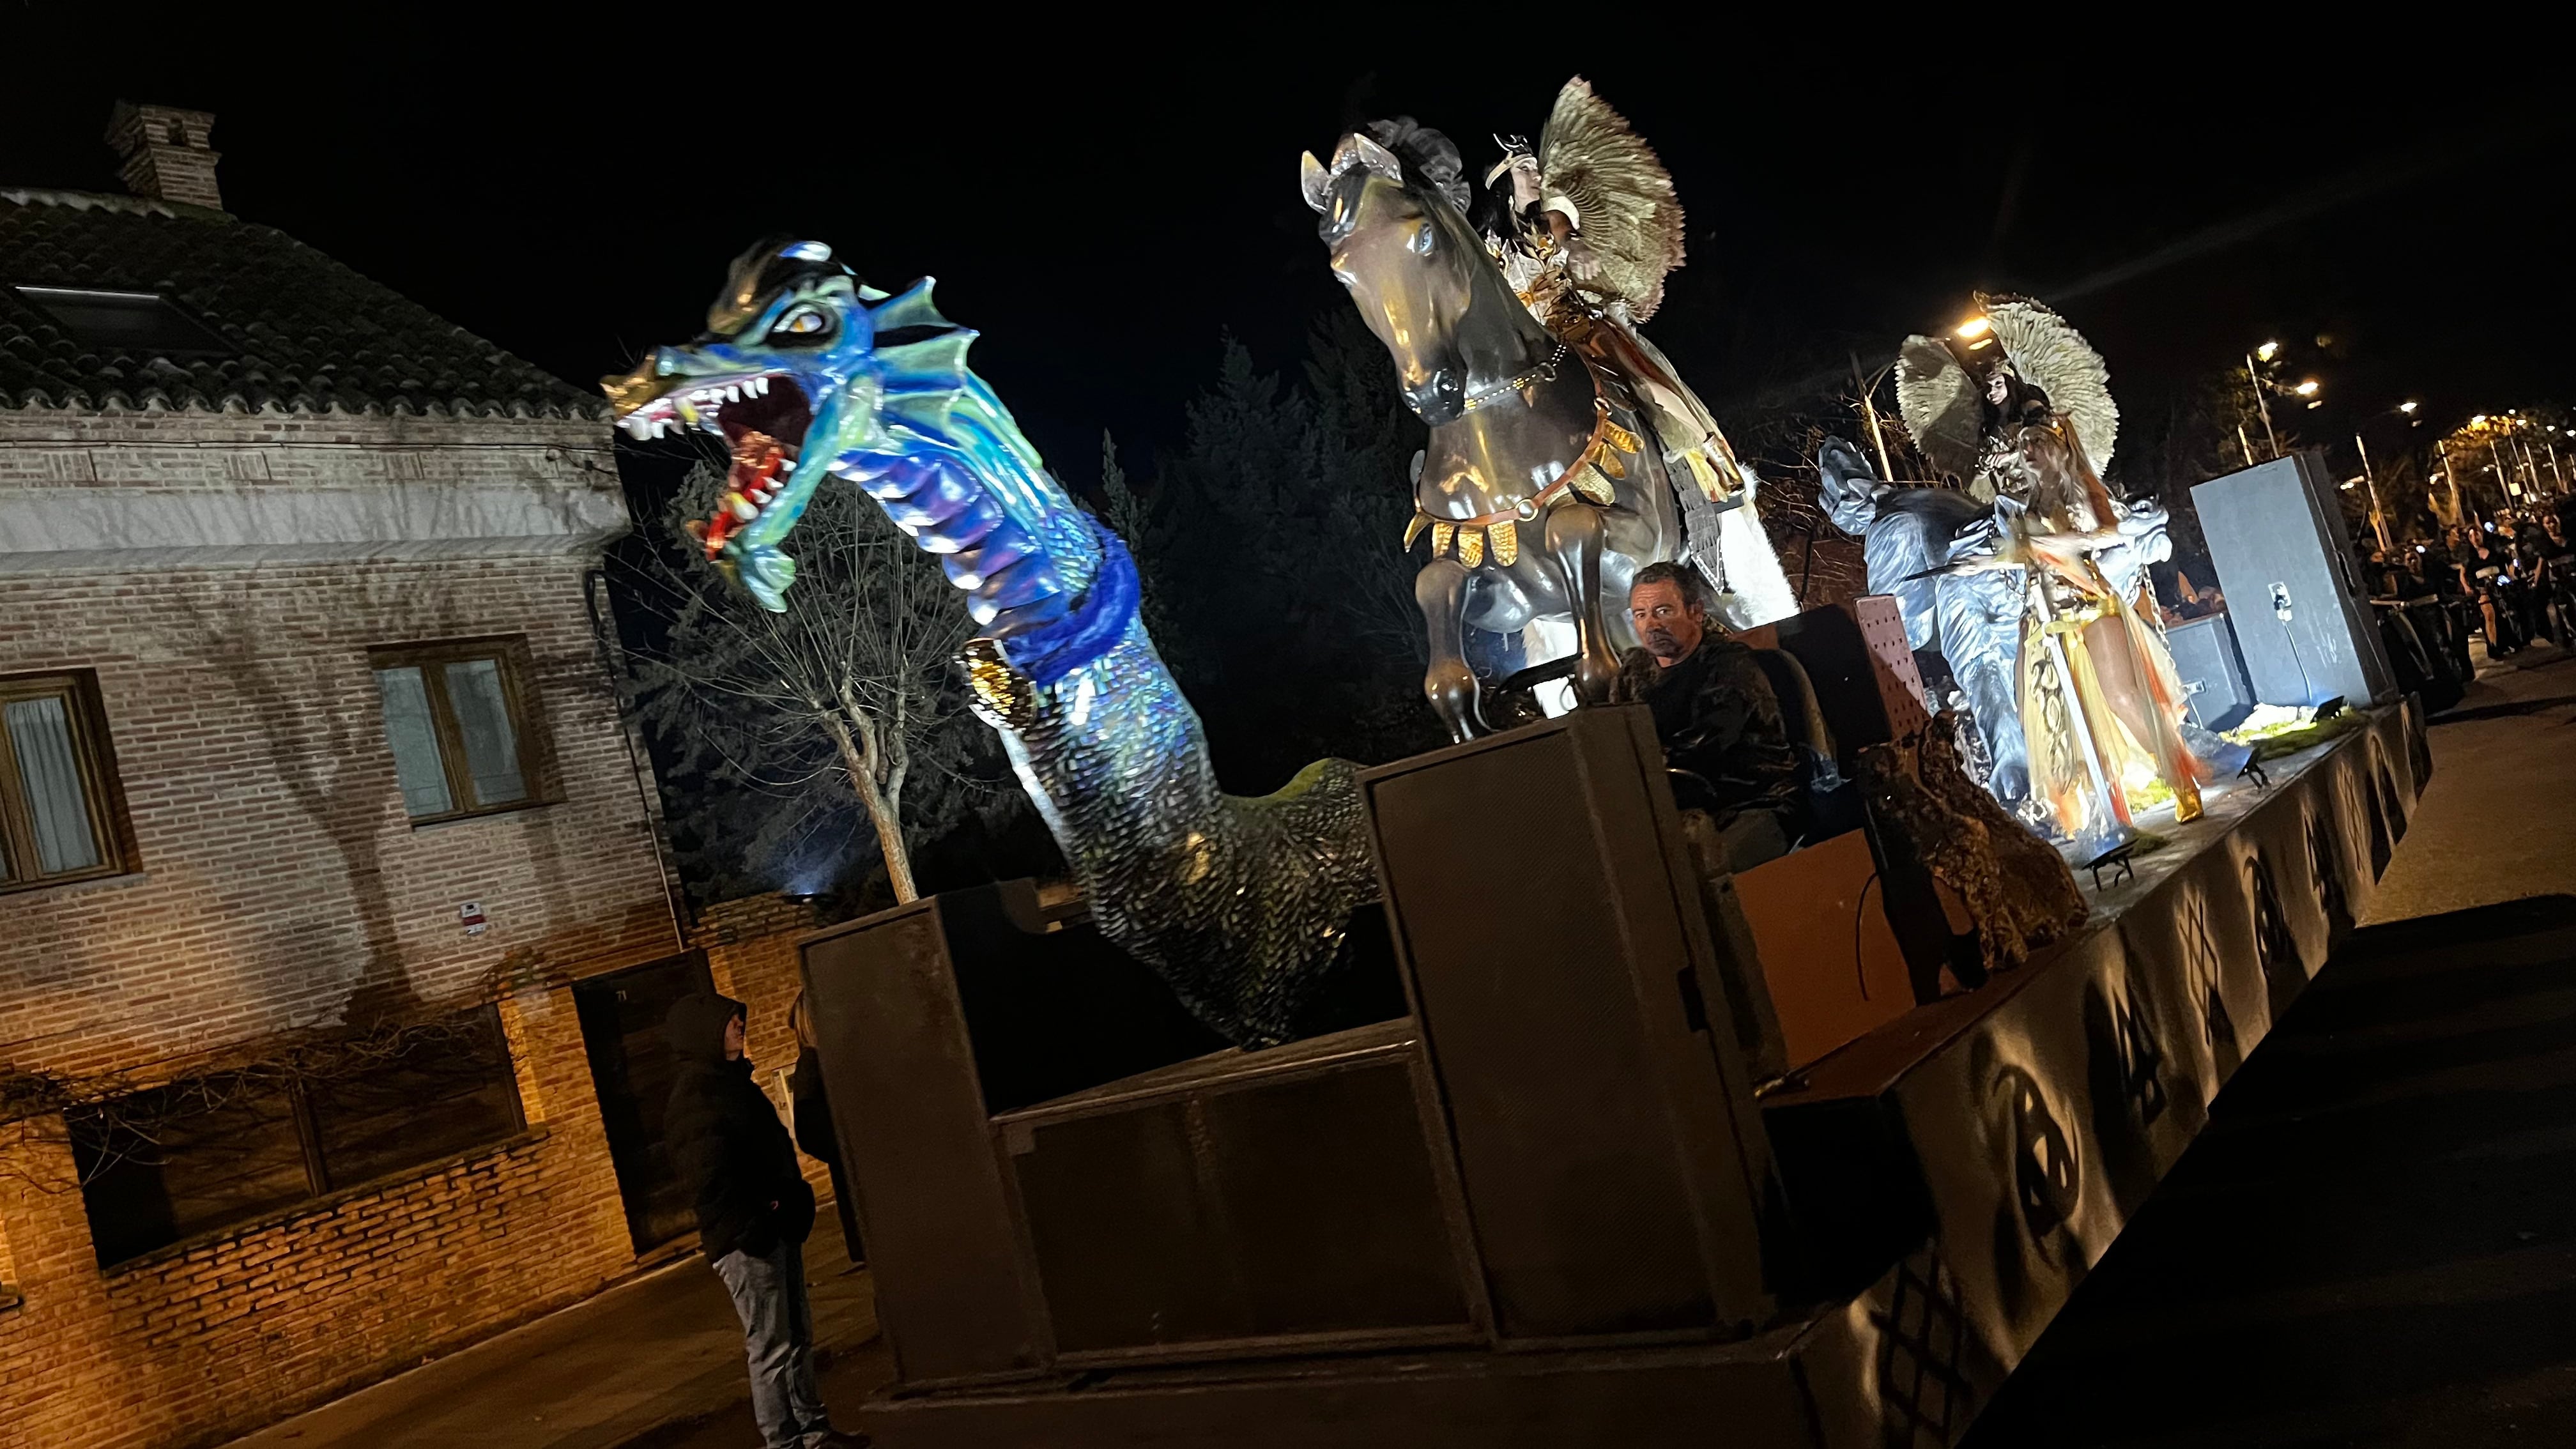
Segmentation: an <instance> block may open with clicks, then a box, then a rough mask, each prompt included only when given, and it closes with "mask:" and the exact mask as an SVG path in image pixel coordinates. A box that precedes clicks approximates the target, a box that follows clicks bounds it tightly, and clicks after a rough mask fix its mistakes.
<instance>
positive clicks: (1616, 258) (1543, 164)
mask: <svg viewBox="0 0 2576 1449" xmlns="http://www.w3.org/2000/svg"><path fill="white" fill-rule="evenodd" d="M1496 141H1497V143H1498V144H1499V145H1501V147H1502V148H1503V156H1502V159H1501V160H1499V161H1497V162H1495V163H1494V165H1493V166H1492V167H1491V168H1490V169H1488V170H1487V171H1486V173H1485V185H1486V187H1487V190H1488V192H1489V193H1491V194H1490V195H1489V196H1488V198H1487V202H1488V204H1487V205H1486V206H1485V207H1483V208H1480V216H1479V221H1480V223H1481V225H1480V230H1481V231H1482V232H1483V233H1484V236H1485V245H1486V248H1487V250H1489V251H1491V252H1492V253H1493V255H1494V259H1495V261H1496V262H1498V263H1499V264H1500V265H1501V266H1502V269H1503V277H1504V279H1505V280H1506V281H1508V282H1509V283H1510V284H1511V287H1512V290H1513V292H1514V293H1516V294H1517V295H1518V296H1519V297H1520V299H1521V302H1522V305H1524V306H1526V307H1528V308H1529V309H1530V312H1531V314H1532V315H1534V316H1536V317H1537V318H1538V320H1539V321H1540V322H1541V323H1542V324H1543V325H1545V326H1546V328H1547V329H1548V330H1549V331H1550V332H1553V333H1555V334H1556V335H1557V336H1558V337H1561V338H1563V339H1565V341H1567V342H1568V343H1570V344H1572V345H1573V346H1574V347H1576V348H1577V349H1579V350H1581V351H1582V352H1583V353H1584V354H1585V355H1586V356H1587V357H1590V358H1591V359H1592V360H1593V361H1594V362H1595V363H1597V364H1599V365H1601V366H1604V367H1608V368H1610V369H1612V370H1613V371H1615V372H1617V373H1618V374H1620V375H1621V376H1622V377H1624V378H1626V379H1628V380H1629V382H1630V383H1631V385H1632V386H1633V387H1634V388H1635V389H1636V392H1637V394H1638V396H1639V398H1640V399H1641V400H1642V401H1643V402H1644V403H1645V404H1646V406H1647V409H1648V413H1647V419H1646V420H1647V423H1648V425H1649V426H1650V427H1651V428H1653V430H1654V432H1655V435H1656V440H1657V442H1658V443H1660V444H1661V445H1662V448H1663V451H1664V454H1665V456H1666V458H1667V460H1668V461H1669V462H1670V463H1671V464H1672V465H1673V470H1674V473H1675V474H1676V476H1677V477H1688V478H1689V479H1690V480H1691V481H1692V482H1693V483H1694V484H1695V485H1697V493H1698V496H1697V497H1696V498H1693V497H1692V496H1690V493H1689V492H1688V491H1687V490H1686V491H1685V492H1684V494H1683V509H1682V512H1683V520H1684V525H1685V530H1686V533H1687V535H1688V540H1689V544H1688V547H1689V552H1690V554H1691V556H1692V559H1693V561H1694V562H1695V563H1697V564H1698V565H1699V567H1700V569H1701V571H1702V572H1703V573H1705V574H1707V575H1708V576H1709V579H1710V581H1711V582H1712V583H1713V584H1714V585H1715V587H1716V589H1717V592H1718V594H1719V596H1720V598H1721V600H1726V601H1728V602H1730V603H1731V602H1732V600H1731V599H1730V598H1729V596H1730V595H1732V596H1736V597H1742V598H1744V599H1745V600H1746V602H1747V604H1748V605H1749V608H1747V609H1745V610H1743V611H1742V612H1744V613H1746V614H1748V615H1749V616H1750V617H1752V618H1755V619H1758V620H1770V619H1776V618H1782V617H1785V616H1787V615H1789V614H1791V613H1795V612H1796V611H1797V604H1796V600H1795V597H1794V596H1793V595H1792V594H1791V593H1790V591H1789V582H1788V577H1787V576H1786V575H1785V574H1783V573H1782V572H1781V570H1780V562H1779V559H1778V557H1777V555H1776V554H1775V553H1774V552H1773V551H1772V549H1771V547H1770V542H1769V539H1768V538H1767V536H1765V535H1763V534H1762V532H1761V530H1760V529H1759V528H1758V527H1755V526H1753V525H1754V522H1755V515H1754V514H1753V513H1752V511H1751V509H1750V505H1751V503H1752V501H1753V492H1754V479H1753V476H1752V474H1751V473H1750V472H1748V471H1747V470H1746V469H1745V468H1744V467H1743V465H1742V464H1741V463H1739V462H1738V461H1737V459H1736V456H1735V450H1734V449H1733V448H1731V447H1729V446H1728V445H1727V441H1726V435H1725V433H1723V432H1722V431H1720V430H1719V428H1718V426H1717V420H1716V419H1715V418H1714V417H1712V416H1710V414H1709V411H1708V408H1707V405H1706V404H1704V403H1702V402H1701V401H1700V399H1699V395H1698V394H1697V393H1694V392H1692V391H1691V389H1690V386H1689V384H1687V383H1685V382H1683V381H1682V380H1681V373H1680V370H1679V369H1677V368H1675V367H1674V366H1673V364H1672V360H1671V359H1670V358H1667V357H1666V356H1664V354H1663V352H1662V351H1661V350H1660V349H1658V348H1657V347H1656V346H1655V345H1654V344H1653V343H1652V342H1649V341H1647V340H1646V339H1645V337H1644V336H1643V335H1642V334H1641V333H1639V331H1638V330H1637V329H1638V328H1639V327H1640V326H1642V325H1643V324H1645V323H1646V322H1647V321H1648V320H1649V319H1651V318H1652V317H1653V316H1654V315H1655V312H1656V310H1657V309H1658V308H1660V307H1661V306H1662V305H1663V301H1664V279H1665V277H1667V276H1668V275H1670V274H1671V273H1672V271H1673V270H1674V269H1675V268H1677V267H1679V266H1681V264H1682V262H1683V259H1684V255H1685V249H1684V244H1683V226H1682V205H1681V200H1680V198H1679V197H1678V196H1677V195H1676V194H1675V192H1674V188H1673V178H1672V173H1671V172H1669V171H1667V170H1665V169H1664V163H1663V162H1662V160H1661V159H1659V158H1658V157H1657V156H1656V155H1655V152H1654V148H1653V147H1651V146H1649V145H1647V144H1646V142H1645V140H1644V138H1642V137H1640V136H1639V135H1638V134H1637V133H1636V131H1635V129H1634V128H1632V127H1631V126H1629V124H1628V121H1627V118H1625V117H1623V116H1621V115H1620V114H1619V113H1618V112H1617V111H1615V110H1613V109H1611V108H1610V105H1609V103H1608V102H1606V101H1604V100H1602V99H1601V98H1600V97H1599V96H1598V95H1596V94H1594V93H1593V90H1592V83H1591V82H1589V81H1587V80H1585V79H1584V78H1583V77H1581V76H1576V77H1575V78H1573V79H1572V80H1569V81H1567V82H1566V83H1565V85H1564V87H1563V88H1562V89H1560V90H1558V92H1557V94H1556V105H1555V107H1554V108H1553V109H1552V110H1551V111H1550V112H1549V113H1548V118H1547V125H1546V126H1545V127H1544V128H1543V129H1541V130H1540V132H1539V140H1538V144H1537V146H1535V147H1533V146H1531V145H1530V144H1529V143H1528V141H1526V140H1525V139H1523V138H1521V137H1518V136H1509V137H1497V138H1496ZM1739 508H1741V509H1744V510H1745V516H1744V517H1743V518H1741V519H1736V520H1733V522H1734V525H1735V526H1734V527H1733V528H1731V529H1730V528H1727V527H1726V526H1725V524H1724V522H1722V519H1723V518H1724V515H1726V514H1728V513H1729V512H1731V511H1733V510H1736V509H1739ZM1725 612H1729V613H1734V612H1738V611H1737V610H1734V609H1729V610H1726V611H1725Z"/></svg>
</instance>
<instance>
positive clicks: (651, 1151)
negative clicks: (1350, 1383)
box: [572, 951, 715, 1254]
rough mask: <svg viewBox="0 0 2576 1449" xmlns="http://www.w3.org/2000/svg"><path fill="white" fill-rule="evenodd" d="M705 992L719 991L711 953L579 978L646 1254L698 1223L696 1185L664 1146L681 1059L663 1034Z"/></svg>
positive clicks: (593, 1071)
mask: <svg viewBox="0 0 2576 1449" xmlns="http://www.w3.org/2000/svg"><path fill="white" fill-rule="evenodd" d="M701 992H704V993H707V994H709V995H712V994H714V992H715V981H714V978H713V977H711V976H709V975H708V974H707V956H706V953H705V952H703V951H684V952H682V953H680V954H679V955H677V956H667V957H664V958H663V959H662V960H659V961H655V962H653V963H651V964H649V965H644V966H631V967H628V968H627V969H626V970H624V971H612V972H610V973H608V974H607V975H604V976H593V977H591V978H590V979H589V980H586V981H576V982H574V983H573V988H572V999H573V1004H574V1007H575V1009H577V1010H578V1011H579V1012H580V1013H581V1040H582V1045H583V1047H584V1048H586V1049H587V1050H588V1052H589V1054H590V1079H591V1082H592V1083H593V1084H594V1085H596V1086H597V1087H598V1089H599V1115H600V1117H601V1120H602V1123H603V1125H604V1126H605V1127H606V1128H607V1130H608V1155H609V1157H610V1159H611V1160H613V1161H614V1162H615V1163H616V1164H617V1191H618V1195H619V1196H621V1197H623V1198H624V1199H625V1200H626V1227H627V1230H628V1231H629V1232H631V1233H633V1234H634V1236H635V1251H636V1252H637V1253H639V1254H640V1253H646V1252H650V1251H652V1250H653V1249H655V1248H658V1247H660V1246H661V1245H662V1244H664V1243H667V1242H669V1241H671V1240H672V1239H673V1238H676V1237H678V1236H680V1235H681V1234H682V1233H685V1232H688V1231H689V1230H690V1229H692V1228H694V1227H696V1226H697V1219H696V1216H695V1214H694V1211H693V1209H694V1204H693V1203H692V1202H691V1201H690V1199H689V1191H688V1188H687V1187H686V1186H685V1185H683V1184H682V1183H681V1181H680V1174H679V1171H678V1169H677V1168H675V1167H674V1166H673V1165H672V1162H671V1154H670V1152H669V1151H668V1150H667V1149H665V1148H664V1146H663V1145H662V1107H663V1104H664V1103H665V1102H667V1101H669V1100H670V1096H671V1073H672V1070H673V1068H674V1067H675V1066H676V1065H677V1061H676V1059H675V1058H674V1057H673V1055H672V1052H671V1045H670V1043H669V1042H667V1041H664V1040H663V1039H662V1018H663V1017H664V1016H666V1015H668V1014H669V1013H670V1010H671V1006H672V1004H673V1003H674V1002H677V1001H678V1000H680V999H681V998H682V997H684V996H692V995H696V994H698V993H701Z"/></svg>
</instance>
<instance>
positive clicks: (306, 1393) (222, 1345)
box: [0, 987, 634, 1449]
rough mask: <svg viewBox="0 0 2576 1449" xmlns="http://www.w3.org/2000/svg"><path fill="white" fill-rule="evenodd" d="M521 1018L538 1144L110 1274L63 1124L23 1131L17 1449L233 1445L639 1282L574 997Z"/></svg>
mask: <svg viewBox="0 0 2576 1449" xmlns="http://www.w3.org/2000/svg"><path fill="white" fill-rule="evenodd" d="M503 1005H504V1010H503V1019H504V1021H505V1023H506V1024H507V1025H508V1028H509V1033H510V1039H511V1050H512V1055H513V1057H514V1059H515V1060H516V1061H517V1063H518V1065H519V1068H520V1072H521V1075H522V1079H523V1082H525V1083H526V1086H525V1087H524V1088H523V1091H522V1096H523V1098H524V1100H525V1103H526V1107H527V1113H528V1118H529V1124H528V1131H527V1132H526V1133H524V1134H522V1135H521V1136H519V1137H517V1138H515V1139H513V1140H512V1141H510V1142H509V1143H507V1144H501V1145H497V1146H494V1147H492V1148H489V1149H485V1150H483V1151H480V1152H477V1153H474V1154H472V1155H469V1156H465V1157H462V1158H458V1159H454V1160H451V1161H449V1162H447V1163H444V1164H439V1165H436V1166H433V1167H431V1168H429V1169H425V1170H419V1171H414V1172H412V1173H408V1174H403V1175H400V1176H397V1177H395V1178H392V1179H389V1180H387V1181H386V1182H383V1183H379V1184H371V1185H361V1186H359V1187H357V1188H354V1189H352V1190H350V1191H347V1192H343V1193H337V1194H334V1195H333V1196H331V1197H329V1198H326V1199H321V1200H319V1201H316V1202H313V1203H307V1204H303V1205H300V1206H298V1207H297V1208H295V1209H293V1210H291V1211H288V1212H285V1213H280V1214H275V1215H272V1216H270V1217H268V1218H265V1219H262V1220H260V1221H258V1222H254V1223H249V1224H244V1225H241V1226H239V1227H237V1228H234V1229H231V1230H228V1231H226V1232H223V1233H219V1234H213V1235H209V1236H206V1237H203V1238H199V1239H195V1240H191V1241H188V1242H183V1243H179V1244H175V1245H173V1246H172V1247H170V1248H167V1249H164V1250H162V1251H161V1252H158V1253H154V1254H150V1255H147V1256H145V1257H144V1258H142V1259H140V1260H138V1261H136V1262H134V1263H130V1264H126V1265H123V1266H121V1267H118V1268H115V1269H112V1270H108V1271H106V1272H102V1271H101V1270H100V1269H99V1268H98V1266H97V1264H96V1261H95V1259H94V1258H93V1257H92V1255H91V1252H90V1247H89V1236H88V1227H87V1224H86V1221H85V1219H84V1218H83V1216H82V1212H81V1199H80V1192H79V1188H78V1185H77V1182H76V1180H75V1178H74V1176H73V1169H72V1163H71V1157H70V1153H69V1152H68V1150H67V1149H66V1148H65V1147H64V1146H63V1143H62V1141H61V1136H60V1128H59V1119H55V1120H54V1121H53V1122H50V1123H40V1124H33V1125H27V1126H21V1127H19V1128H16V1129H10V1130H9V1135H8V1136H7V1138H6V1139H5V1140H0V1221H6V1222H7V1223H8V1224H9V1227H10V1231H11V1233H12V1241H13V1243H16V1244H18V1245H20V1251H18V1252H17V1253H16V1254H15V1257H16V1258H17V1260H18V1264H19V1267H18V1281H17V1282H16V1283H14V1284H12V1285H11V1286H12V1287H13V1288H15V1289H16V1290H17V1291H19V1292H20V1293H22V1294H23V1295H24V1301H23V1302H22V1303H21V1304H20V1305H19V1306H18V1307H16V1308H14V1309H7V1310H0V1363H6V1364H8V1365H9V1372H8V1373H6V1374H5V1375H0V1445H7V1446H9V1449H21V1446H24V1449H36V1446H45V1449H56V1446H85V1449H86V1446H97V1449H127V1446H136V1449H139V1446H146V1445H152V1446H164V1445H183V1444H203V1443H214V1442H220V1441H221V1440H223V1439H226V1438H229V1437H231V1436H233V1435H236V1434H239V1433H242V1432H246V1431H248V1430H250V1429H254V1428H257V1427H259V1426H261V1425H263V1424H266V1423H268V1422H270V1421H272V1420H274V1419H277V1418H279V1417H282V1416H284V1415H287V1414H290V1413H294V1412H296V1411H298V1410H300V1409H303V1408H306V1407H309V1406H311V1405H313V1404H315V1403H318V1402H321V1401H323V1400H325V1399H328V1398H330V1397H332V1396H333V1395H335V1394H337V1393H339V1392H343V1391H345V1390H346V1389H348V1388H350V1387H353V1386H355V1385H357V1384H361V1383H365V1382H367V1381H370V1380H372V1379H375V1378H379V1377H382V1376H383V1375H385V1374H388V1373H392V1372H397V1371H399V1370H401V1369H403V1368H406V1367H409V1366H411V1365H413V1364H416V1363H418V1362H420V1361H421V1360H422V1359H424V1358H426V1357H431V1356H435V1355H436V1354H439V1353H441V1352H445V1351H447V1350H450V1349H452V1348H455V1347H458V1346H460V1345H462V1344H463V1343H466V1342H470V1341H472V1340H474V1339H476V1338H480V1337H483V1336H485V1335H487V1334H489V1333H491V1332H494V1331H496V1330H498V1329H499V1328H502V1327H505V1326H507V1325H509V1324H512V1323H516V1322H519V1321H522V1320H525V1319H527V1318H530V1317H533V1316H535V1315H537V1314H540V1313H543V1312H545V1311H547V1310H549V1309H552V1308H555V1307H559V1306H561V1305H563V1304H566V1303H570V1302H573V1301H575V1300H577V1299H580V1298H582V1297H585V1296H587V1295H589V1294H591V1293H593V1292H596V1291H597V1290H598V1289H599V1288H601V1287H603V1286H605V1285H607V1284H608V1283H610V1282H613V1281H615V1280H616V1279H618V1278H620V1277H622V1276H625V1275H626V1274H627V1273H629V1272H631V1271H632V1270H633V1267H634V1254H633V1251H632V1248H631V1245H630V1244H629V1242H628V1239H627V1234H626V1220H625V1216H624V1210H623V1207H622V1206H621V1204H620V1200H619V1198H618V1193H617V1182H616V1177H615V1174H614V1172H613V1170H612V1169H611V1167H610V1164H609V1159H608V1144H607V1139H606V1137H605V1136H604V1134H603V1133H602V1131H601V1127H600V1119H599V1108H598V1101H597V1098H596V1096H595V1095H594V1094H593V1093H592V1091H591V1089H590V1083H589V1080H588V1068H587V1064H586V1062H585V1060H584V1057H583V1055H582V1048H581V1032H580V1027H579V1025H578V1023H577V1021H576V1019H575V1016H574V1012H573V1006H572V1000H571V993H570V991H569V990H568V989H566V988H562V987H557V988H552V989H545V988H538V989H533V990H531V991H529V992H526V993H522V994H520V995H517V996H513V997H511V998H508V999H507V1000H505V1002H504V1004H503ZM29 1247H33V1249H34V1252H33V1253H32V1254H31V1253H30V1252H29V1251H27V1250H26V1249H27V1248H29Z"/></svg>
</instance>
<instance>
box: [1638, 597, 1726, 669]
mask: <svg viewBox="0 0 2576 1449" xmlns="http://www.w3.org/2000/svg"><path fill="white" fill-rule="evenodd" d="M1628 622H1630V623H1631V624H1634V625H1636V627H1637V642H1639V643H1641V644H1643V645H1645V646H1646V652H1647V653H1649V654H1652V655H1654V656H1655V662H1656V663H1657V664H1661V665H1665V666H1667V667H1669V666H1671V665H1675V664H1679V663H1680V662H1682V661H1683V660H1685V659H1688V658H1689V657H1690V655H1691V651H1692V650H1694V649H1697V648H1698V647H1699V640H1700V636H1701V635H1702V634H1704V633H1706V632H1707V617H1706V616H1705V615H1704V614H1702V613H1701V612H1700V611H1699V610H1698V609H1697V608H1695V607H1693V606H1692V605H1691V604H1690V603H1688V602H1687V601H1685V600H1684V599H1683V598H1682V590H1681V585H1679V584H1675V583H1670V582H1667V581H1664V580H1657V581H1656V582H1654V583H1651V584H1639V585H1637V586H1636V587H1635V588H1633V589H1630V590H1629V591H1628Z"/></svg>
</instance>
